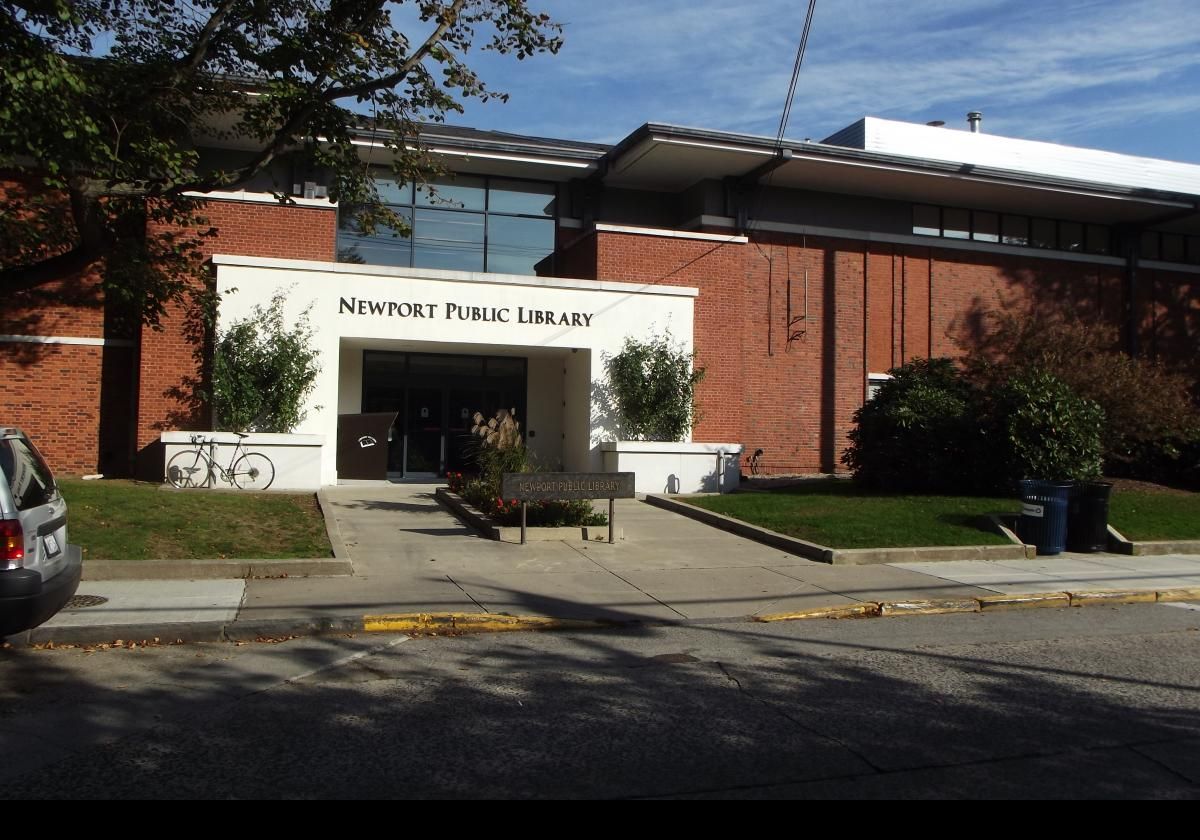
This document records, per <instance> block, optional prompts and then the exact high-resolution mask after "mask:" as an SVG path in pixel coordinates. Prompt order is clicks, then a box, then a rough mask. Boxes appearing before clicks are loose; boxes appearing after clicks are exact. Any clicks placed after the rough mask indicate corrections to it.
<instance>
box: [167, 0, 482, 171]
mask: <svg viewBox="0 0 1200 840" xmlns="http://www.w3.org/2000/svg"><path fill="white" fill-rule="evenodd" d="M463 2H464V0H454V2H453V3H452V4H451V5H450V8H449V9H448V10H447V12H446V14H444V15H443V16H442V20H441V22H440V23H439V24H438V25H437V27H435V28H434V30H433V31H432V32H431V33H430V34H429V37H427V38H426V39H425V40H424V41H423V42H422V43H421V46H420V47H418V48H417V49H416V51H415V52H413V54H412V55H410V56H409V57H408V59H407V60H405V62H404V63H403V64H401V65H400V67H399V68H397V70H396V71H395V72H394V73H390V74H389V75H387V76H382V77H380V78H378V79H372V80H370V81H367V82H362V83H360V84H357V85H350V86H348V87H332V88H329V89H328V90H326V91H325V92H324V93H322V94H319V95H315V96H314V98H313V99H312V100H310V101H309V103H308V104H307V105H304V106H303V107H301V108H299V109H297V110H296V111H295V112H294V113H293V114H292V115H291V116H290V117H289V118H288V120H287V121H286V122H285V123H284V124H283V125H281V126H280V127H279V128H278V129H276V131H275V136H274V138H273V139H272V141H271V142H270V143H269V144H268V145H267V146H266V147H265V148H264V149H263V150H262V151H260V152H259V153H258V154H257V155H255V156H254V158H253V159H252V160H251V161H250V162H249V163H247V164H246V165H245V166H243V167H242V168H241V169H239V170H237V171H236V172H235V173H234V174H233V176H232V177H226V178H221V179H204V180H201V181H198V182H193V183H190V184H183V185H179V186H178V187H175V188H173V189H172V190H170V192H173V193H180V192H187V191H198V192H205V191H207V190H211V189H216V188H218V187H229V186H233V185H236V184H240V183H244V182H246V181H249V180H250V179H251V178H253V177H254V176H255V175H257V174H258V173H259V172H261V171H262V170H263V169H265V168H266V167H267V166H269V165H270V164H271V162H272V161H274V160H275V158H277V157H278V156H279V155H280V154H281V153H283V152H284V151H287V149H288V147H289V146H290V145H291V144H292V142H293V138H294V136H295V135H296V133H297V132H298V131H299V130H300V129H301V128H303V127H304V124H305V123H306V122H308V120H309V118H310V117H312V115H313V114H314V113H316V111H317V109H318V108H320V107H321V106H323V105H328V104H330V103H332V102H335V101H337V100H338V99H344V98H346V97H348V96H360V95H366V94H369V93H373V92H375V91H377V90H381V89H383V88H388V87H395V86H396V85H398V84H399V83H400V82H401V81H403V80H404V78H405V77H406V76H407V75H408V74H409V73H410V72H411V71H412V69H413V68H414V67H415V66H417V65H418V64H419V63H420V62H422V61H423V60H424V59H425V58H426V57H428V55H429V53H430V51H431V50H432V49H433V48H434V46H436V45H437V43H438V41H440V40H441V38H442V36H443V35H445V34H446V32H447V31H448V30H449V29H450V27H451V26H453V25H454V23H455V22H456V21H457V20H458V15H459V12H460V11H462V7H463ZM314 94H316V91H314Z"/></svg>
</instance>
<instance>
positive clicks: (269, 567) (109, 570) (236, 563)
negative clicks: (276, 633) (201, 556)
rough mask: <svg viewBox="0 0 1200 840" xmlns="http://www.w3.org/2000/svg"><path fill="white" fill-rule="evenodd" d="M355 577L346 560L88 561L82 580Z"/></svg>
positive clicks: (84, 567)
mask: <svg viewBox="0 0 1200 840" xmlns="http://www.w3.org/2000/svg"><path fill="white" fill-rule="evenodd" d="M352 574H354V566H353V564H352V563H351V562H350V561H349V560H346V559H336V558H328V557H327V558H309V559H304V558H301V559H296V560H88V561H86V562H85V563H84V564H83V579H84V580H85V581H89V580H90V581H96V580H218V579H231V580H236V579H242V578H277V577H337V576H345V575H352Z"/></svg>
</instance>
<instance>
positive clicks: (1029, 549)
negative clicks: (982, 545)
mask: <svg viewBox="0 0 1200 840" xmlns="http://www.w3.org/2000/svg"><path fill="white" fill-rule="evenodd" d="M987 520H988V522H990V523H991V524H992V526H993V527H994V528H995V529H996V533H998V534H1000V535H1001V536H1002V537H1004V538H1005V539H1007V540H1008V541H1009V542H1011V543H1013V544H1014V545H1019V546H1022V547H1023V548H1024V549H1025V559H1026V560H1033V559H1036V558H1037V546H1036V545H1030V544H1029V543H1026V542H1023V541H1022V540H1021V538H1020V537H1018V536H1017V532H1016V531H1014V530H1013V529H1012V528H1010V527H1008V526H1007V525H1005V524H1004V520H1003V519H1002V518H1001V517H1000V515H998V514H995V513H989V514H988V515H987Z"/></svg>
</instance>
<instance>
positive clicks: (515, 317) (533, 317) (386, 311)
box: [338, 297, 593, 327]
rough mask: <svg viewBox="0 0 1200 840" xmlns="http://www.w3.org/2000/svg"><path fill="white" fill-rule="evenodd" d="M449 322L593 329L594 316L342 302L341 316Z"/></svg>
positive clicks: (360, 300) (361, 300) (454, 305)
mask: <svg viewBox="0 0 1200 840" xmlns="http://www.w3.org/2000/svg"><path fill="white" fill-rule="evenodd" d="M439 311H440V312H441V313H444V314H443V315H442V316H441V317H442V318H443V319H444V320H446V321H452V320H455V319H457V320H459V321H483V322H485V323H490V322H497V323H501V324H549V325H550V326H557V327H590V326H591V325H592V314H593V313H591V312H563V311H556V310H553V309H532V308H526V307H524V306H518V307H516V311H515V312H514V311H513V308H512V307H510V306H469V305H466V304H462V303H451V302H450V301H445V302H443V303H413V302H410V301H395V300H366V299H364V298H356V297H350V298H344V297H343V298H339V299H338V314H339V315H380V316H383V317H386V318H431V319H436V318H438V317H439Z"/></svg>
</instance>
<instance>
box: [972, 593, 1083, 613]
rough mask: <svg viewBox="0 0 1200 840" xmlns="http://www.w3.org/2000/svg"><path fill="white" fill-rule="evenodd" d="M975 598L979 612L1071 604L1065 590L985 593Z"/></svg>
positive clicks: (1067, 605) (1066, 605)
mask: <svg viewBox="0 0 1200 840" xmlns="http://www.w3.org/2000/svg"><path fill="white" fill-rule="evenodd" d="M976 600H978V601H979V610H980V612H995V611H999V610H1029V609H1039V608H1044V607H1069V606H1071V596H1070V595H1069V594H1068V593H1066V592H1033V593H1030V594H1028V595H1024V594H1022V595H1008V594H1000V595H986V596H984V597H983V598H977V599H976Z"/></svg>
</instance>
